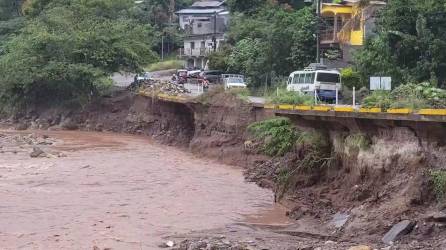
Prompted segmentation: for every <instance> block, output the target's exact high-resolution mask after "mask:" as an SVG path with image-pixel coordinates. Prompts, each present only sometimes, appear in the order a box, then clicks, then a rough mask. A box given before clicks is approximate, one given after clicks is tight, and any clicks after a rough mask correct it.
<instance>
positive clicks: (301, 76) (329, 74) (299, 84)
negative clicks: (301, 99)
mask: <svg viewBox="0 0 446 250" xmlns="http://www.w3.org/2000/svg"><path fill="white" fill-rule="evenodd" d="M341 87H342V83H341V73H339V71H337V70H327V69H322V70H321V69H317V68H313V67H308V68H306V69H304V70H302V71H295V72H293V73H291V74H290V77H289V78H288V82H287V90H288V91H298V92H302V93H306V94H311V95H314V92H315V90H316V93H317V95H318V97H319V98H320V99H321V100H335V99H336V89H338V91H340V90H341Z"/></svg>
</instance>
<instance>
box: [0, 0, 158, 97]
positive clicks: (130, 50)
mask: <svg viewBox="0 0 446 250" xmlns="http://www.w3.org/2000/svg"><path fill="white" fill-rule="evenodd" d="M131 6H133V1H130V0H129V1H127V0H126V1H124V0H94V1H84V0H71V1H68V0H54V1H52V2H51V3H49V4H48V5H46V6H45V7H44V8H43V9H42V10H40V12H38V13H37V12H33V13H35V14H34V15H36V16H30V17H29V20H28V21H27V22H26V25H25V27H24V29H23V30H22V31H21V32H20V33H19V34H18V35H17V36H15V37H13V38H12V39H11V40H9V41H8V42H7V44H6V45H5V53H4V54H3V55H1V56H0V75H2V79H0V100H1V101H2V102H3V103H10V104H13V105H14V104H15V103H18V102H19V103H23V104H35V103H42V102H47V101H48V100H50V101H52V102H54V103H61V102H67V101H73V100H75V101H77V102H82V101H86V100H87V99H88V98H89V96H91V94H95V93H98V91H100V90H101V89H102V88H104V87H106V86H107V85H109V84H110V78H109V76H110V74H111V73H113V72H118V71H121V70H123V71H139V70H141V68H142V66H144V65H147V63H149V62H152V61H154V60H155V59H156V55H155V54H154V53H153V51H152V50H151V45H152V44H153V37H152V34H153V33H154V31H153V28H152V27H151V26H150V25H142V24H140V23H138V22H137V21H136V20H134V19H131V18H129V16H128V14H127V13H128V10H129V8H130V7H131Z"/></svg>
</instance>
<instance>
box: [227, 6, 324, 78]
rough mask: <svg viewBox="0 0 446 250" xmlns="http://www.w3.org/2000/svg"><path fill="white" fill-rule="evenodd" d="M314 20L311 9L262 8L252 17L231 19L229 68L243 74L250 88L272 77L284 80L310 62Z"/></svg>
mask: <svg viewBox="0 0 446 250" xmlns="http://www.w3.org/2000/svg"><path fill="white" fill-rule="evenodd" d="M315 24H316V17H315V15H314V12H313V10H312V9H311V8H309V7H306V8H303V9H300V10H298V11H289V10H288V9H287V8H284V7H283V6H280V5H278V4H271V3H267V4H265V5H264V6H263V7H262V8H261V9H260V10H258V12H257V13H256V14H252V15H246V14H243V13H238V14H235V15H234V16H233V19H232V21H231V29H230V33H229V43H230V44H233V45H234V50H233V52H232V54H231V55H230V60H229V66H230V67H229V68H230V69H231V70H232V71H239V72H241V73H244V74H246V75H247V76H248V77H249V78H250V80H251V84H252V85H253V86H255V87H256V86H260V85H263V84H264V82H265V79H271V76H272V75H276V76H277V75H278V76H287V75H288V74H289V73H290V72H292V71H294V70H297V69H300V68H303V67H304V66H307V65H308V64H309V63H310V62H312V61H313V60H314V56H315V54H316V52H315V45H316V40H315V36H314V34H315V32H316V31H315V27H316V25H315Z"/></svg>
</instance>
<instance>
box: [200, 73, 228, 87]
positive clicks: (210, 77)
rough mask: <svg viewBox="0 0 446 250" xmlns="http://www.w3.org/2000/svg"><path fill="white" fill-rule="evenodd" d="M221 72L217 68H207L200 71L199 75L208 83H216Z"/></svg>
mask: <svg viewBox="0 0 446 250" xmlns="http://www.w3.org/2000/svg"><path fill="white" fill-rule="evenodd" d="M222 74H223V72H222V71H219V70H207V71H203V72H201V74H200V76H201V77H202V78H203V79H204V80H207V81H208V82H209V83H213V84H217V83H220V80H221V75H222Z"/></svg>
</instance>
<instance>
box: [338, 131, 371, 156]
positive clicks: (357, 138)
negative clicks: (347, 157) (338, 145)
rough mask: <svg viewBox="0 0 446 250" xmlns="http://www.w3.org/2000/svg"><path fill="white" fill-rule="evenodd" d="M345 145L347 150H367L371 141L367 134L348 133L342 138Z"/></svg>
mask: <svg viewBox="0 0 446 250" xmlns="http://www.w3.org/2000/svg"><path fill="white" fill-rule="evenodd" d="M344 143H345V146H346V147H347V148H348V149H349V150H352V149H353V150H355V151H357V152H358V151H359V150H367V149H369V148H370V146H371V145H372V141H371V140H370V138H369V137H368V136H367V135H364V134H351V135H348V136H347V137H346V138H345V140H344Z"/></svg>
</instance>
